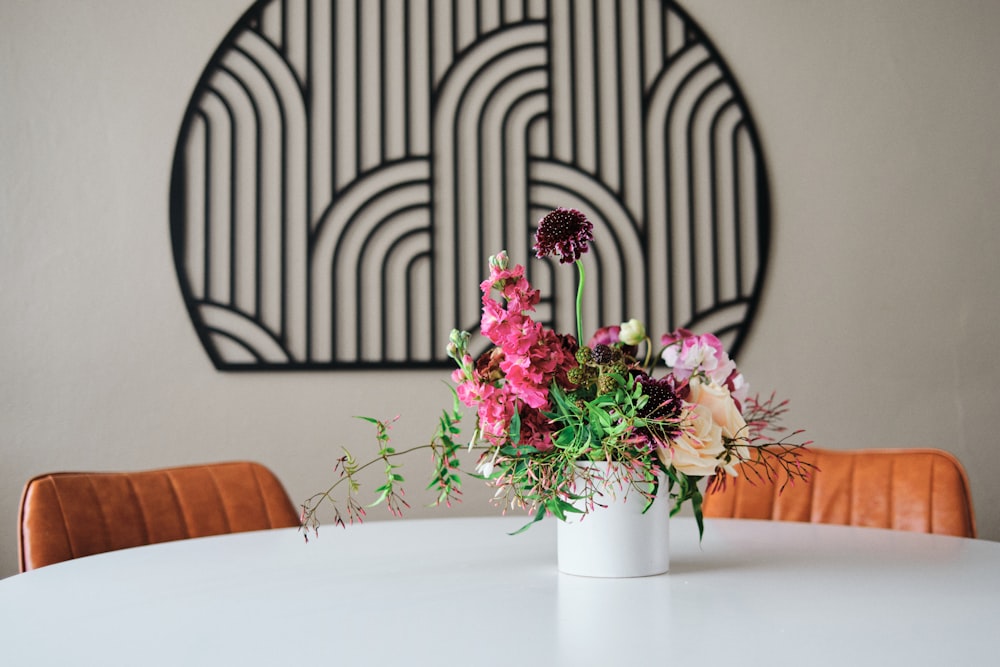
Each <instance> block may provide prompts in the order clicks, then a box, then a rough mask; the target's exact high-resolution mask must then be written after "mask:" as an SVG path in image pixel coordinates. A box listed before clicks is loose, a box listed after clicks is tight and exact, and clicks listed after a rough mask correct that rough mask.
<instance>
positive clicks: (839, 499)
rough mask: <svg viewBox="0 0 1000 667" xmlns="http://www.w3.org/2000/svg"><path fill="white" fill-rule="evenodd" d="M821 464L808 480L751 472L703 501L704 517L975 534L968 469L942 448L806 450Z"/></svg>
mask: <svg viewBox="0 0 1000 667" xmlns="http://www.w3.org/2000/svg"><path fill="white" fill-rule="evenodd" d="M804 452H805V453H804V456H803V460H805V461H809V462H811V463H813V464H815V465H816V467H817V470H816V471H813V473H812V479H811V481H810V482H809V483H802V482H801V481H799V482H796V483H795V484H794V485H791V484H789V485H788V486H786V487H785V489H784V491H782V492H781V493H780V494H779V493H778V490H779V485H776V484H772V483H769V482H766V481H765V482H761V481H759V480H756V479H755V478H754V477H753V476H752V473H750V475H751V477H750V478H749V479H751V480H753V481H754V484H750V483H748V480H747V473H746V472H742V473H741V475H740V478H739V479H729V480H727V484H726V489H725V490H724V491H721V492H715V493H709V494H706V496H705V503H704V507H703V509H704V512H705V516H706V517H723V518H737V519H776V520H783V521H809V522H813V523H833V524H840V525H850V526H869V527H874V528H892V529H895V530H908V531H914V532H920V533H937V534H941V535H958V536H961V537H975V536H976V522H975V515H974V513H973V509H972V496H971V494H970V492H969V481H968V478H967V477H966V475H965V469H964V468H963V467H962V464H961V463H960V462H959V461H958V459H956V458H955V457H954V456H952V455H951V454H949V453H948V452H945V451H941V450H937V449H862V450H851V451H837V450H828V449H813V448H808V449H807V450H804Z"/></svg>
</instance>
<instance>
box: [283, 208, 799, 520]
mask: <svg viewBox="0 0 1000 667" xmlns="http://www.w3.org/2000/svg"><path fill="white" fill-rule="evenodd" d="M535 240H536V243H535V247H534V249H535V251H536V256H537V257H538V258H544V257H547V256H549V255H554V256H556V257H558V258H559V261H560V262H561V263H564V264H575V265H576V268H577V272H578V292H577V302H576V319H577V332H576V336H573V335H570V334H562V333H557V332H555V331H552V330H551V329H547V328H546V327H544V326H543V325H542V324H541V323H540V322H537V321H535V320H533V319H532V317H531V315H532V313H533V312H534V309H535V306H536V305H537V304H538V302H539V298H540V295H539V292H538V290H536V289H533V288H532V287H531V285H530V284H529V282H528V280H527V278H526V277H525V267H524V266H523V265H520V264H515V265H513V266H512V265H511V263H510V259H509V258H508V257H507V254H506V252H500V253H498V254H497V255H494V256H493V257H491V258H490V262H489V271H490V273H489V277H488V278H487V279H486V280H485V281H483V282H482V284H481V285H480V287H481V290H482V293H483V297H482V304H483V308H482V319H481V322H480V333H481V334H482V335H483V336H485V337H486V338H487V339H488V340H489V342H490V343H491V346H490V347H489V348H488V349H487V351H486V352H485V353H483V354H481V355H479V356H478V358H473V357H472V355H471V354H470V353H469V344H470V341H471V339H472V335H471V334H470V333H469V332H465V331H458V330H455V331H453V332H452V335H451V340H450V342H449V346H448V354H449V356H450V357H451V358H452V359H454V360H455V362H456V364H457V366H458V367H457V369H456V370H455V371H454V372H453V374H452V379H453V380H454V381H455V383H456V387H455V388H454V392H453V393H454V400H453V404H452V407H451V409H449V410H445V411H444V412H443V413H442V416H441V419H440V421H439V423H438V428H437V430H436V432H435V434H434V436H433V437H432V439H431V441H430V442H429V443H428V444H426V445H419V446H417V447H414V448H411V449H407V450H405V451H396V450H395V449H394V448H393V447H391V445H390V443H389V436H388V430H389V427H390V422H384V421H379V420H375V419H371V418H367V417H365V418H363V419H366V420H368V421H370V422H371V423H373V424H374V425H375V426H376V428H377V433H376V437H377V440H378V443H379V453H378V456H377V457H376V458H374V459H372V460H371V461H369V462H368V463H366V464H364V465H359V464H358V463H357V461H356V460H355V459H354V457H353V456H352V455H351V454H350V453H349V452H346V451H345V455H344V456H343V457H341V458H340V459H339V460H338V462H337V466H336V473H337V475H338V477H337V479H336V480H335V482H334V483H333V484H332V485H331V487H330V488H329V489H327V490H326V491H325V492H322V493H318V494H316V495H314V496H313V497H312V498H310V499H309V500H308V501H307V502H306V503H305V504H303V506H302V525H303V526H304V527H305V528H307V529H309V528H311V529H312V530H314V531H315V530H316V529H317V528H318V525H319V522H318V520H317V518H316V511H317V508H318V507H319V505H320V504H321V503H323V502H324V501H330V502H331V503H332V504H333V505H334V511H335V523H337V524H339V525H345V517H346V520H347V521H349V522H351V523H353V522H354V521H360V520H362V519H363V517H364V514H365V511H364V509H365V506H363V505H361V503H360V502H359V501H358V500H357V495H358V493H359V483H358V481H357V474H358V472H360V470H362V469H363V468H365V467H368V466H370V465H373V464H376V463H379V462H381V463H382V464H383V466H384V472H385V483H384V484H383V485H382V486H380V487H379V488H378V489H376V492H377V493H378V496H377V497H376V499H375V501H374V502H373V503H371V505H375V504H379V503H383V502H384V503H386V505H387V506H388V508H389V510H390V512H391V513H393V514H394V515H397V516H398V515H400V514H401V513H402V511H403V509H404V508H405V507H408V505H407V504H406V502H405V500H404V499H403V494H402V488H401V483H402V482H403V481H404V479H403V477H402V475H401V474H400V472H399V465H398V464H397V463H395V459H396V457H398V456H401V455H404V454H407V453H409V452H412V451H414V450H416V449H423V448H427V449H430V450H431V452H432V457H433V461H434V469H435V472H434V474H433V477H432V481H431V483H430V485H429V487H428V488H432V489H435V490H436V491H437V493H438V498H437V501H436V502H437V503H444V504H450V503H451V501H452V500H453V499H456V498H457V496H458V495H460V493H461V476H460V474H459V473H460V472H461V465H460V461H459V453H460V450H461V449H462V448H463V445H462V444H461V443H459V442H458V441H457V440H456V438H457V437H458V435H459V433H460V429H459V427H458V424H459V422H460V421H461V419H462V413H463V409H462V405H463V404H464V405H465V406H467V407H470V408H474V409H475V412H476V425H475V429H474V434H473V437H472V441H471V443H470V444H469V448H470V449H476V450H479V452H480V455H479V457H478V461H477V464H476V470H475V472H474V473H470V474H471V475H472V476H473V477H477V478H479V479H482V480H484V481H485V482H486V483H487V484H489V485H490V486H492V487H494V488H495V489H496V493H495V496H494V500H495V502H496V503H497V504H499V505H501V506H503V507H504V509H505V511H506V509H507V508H520V509H523V510H526V511H527V512H528V513H529V514H530V515H531V517H532V518H531V520H530V521H529V522H528V524H526V525H525V527H524V528H527V527H528V526H530V525H531V524H532V523H534V522H535V521H538V520H541V519H542V518H544V517H545V516H547V515H552V516H555V517H556V518H558V519H562V520H565V519H566V516H567V514H569V513H586V512H589V511H592V510H593V509H594V507H595V506H600V505H601V504H602V502H603V500H604V499H603V498H602V496H601V493H600V491H599V490H598V489H599V488H604V487H606V486H607V485H608V483H611V485H612V487H615V486H616V487H617V488H619V489H622V490H623V492H625V493H628V492H630V491H632V490H635V491H636V492H638V493H642V494H643V495H644V496H645V497H646V498H647V501H648V503H652V502H653V499H654V498H655V497H656V494H657V491H658V486H659V484H660V482H659V480H660V479H665V480H666V484H667V486H668V491H669V496H670V498H671V500H672V502H673V503H674V505H673V507H672V509H671V513H676V512H677V511H679V510H680V508H681V507H682V506H683V505H684V504H685V503H687V502H690V503H691V506H692V509H693V511H694V515H695V518H696V520H697V523H698V529H699V532H701V531H703V528H704V527H703V521H702V512H701V501H702V491H701V490H700V489H699V486H698V483H699V482H700V481H701V480H702V479H708V480H710V481H709V482H708V483H707V484H708V485H710V486H716V487H722V486H724V485H725V483H726V480H727V479H728V478H729V477H732V476H737V475H738V474H739V473H740V471H743V472H744V474H748V475H749V476H750V477H751V478H752V479H751V480H750V481H751V482H753V481H756V480H764V479H769V480H771V479H775V478H776V477H782V478H783V481H782V487H783V486H784V485H785V484H788V483H789V482H793V481H794V480H796V479H803V480H804V479H807V478H808V474H809V464H808V463H806V462H803V461H802V460H801V458H800V455H801V452H800V449H801V448H802V447H805V446H806V445H808V444H809V443H808V442H805V443H800V444H794V443H791V442H789V440H790V439H791V438H793V437H794V436H796V435H798V434H799V433H800V431H795V432H792V433H791V434H789V435H788V436H786V437H783V438H780V439H774V438H773V437H770V435H769V434H771V433H781V432H783V431H784V429H782V428H781V427H780V426H779V425H778V422H779V421H780V418H781V417H782V415H783V414H784V412H785V410H786V404H787V402H785V401H782V402H777V401H776V400H775V399H774V396H773V395H772V396H771V397H769V398H768V399H766V400H760V399H759V398H758V397H751V396H749V395H748V384H747V382H746V380H745V378H744V377H743V375H742V374H741V373H740V372H739V370H738V369H737V368H736V364H735V363H734V362H733V361H732V359H730V358H729V355H728V354H727V353H726V351H725V349H724V348H723V346H722V344H721V343H720V342H719V340H718V338H716V337H715V336H714V335H712V334H700V335H696V334H694V333H692V332H690V331H686V330H684V329H679V330H677V331H674V332H672V333H668V334H665V335H663V336H662V337H661V338H660V341H659V342H660V349H659V352H658V354H657V355H653V354H652V351H653V345H652V341H651V339H650V338H649V336H648V335H647V334H646V330H645V327H644V326H643V324H642V323H641V322H639V321H638V320H635V319H632V320H629V321H628V322H623V323H622V324H620V325H617V326H608V327H604V328H602V329H600V330H599V331H597V332H596V333H595V334H594V335H593V336H592V337H591V338H590V339H589V342H588V343H587V344H586V345H580V343H579V341H582V340H583V332H582V324H581V323H582V317H581V300H582V294H583V284H584V280H585V272H584V267H583V263H582V261H581V256H582V255H583V254H584V253H586V252H587V251H588V248H589V244H590V242H592V241H593V225H592V223H591V222H590V221H589V220H587V218H586V216H584V214H582V213H581V212H580V211H577V210H575V209H564V208H560V209H556V210H554V211H552V212H551V213H549V214H548V215H546V216H545V217H544V218H543V219H542V220H541V221H540V223H539V225H538V230H537V234H536V238H535ZM643 348H644V349H645V354H644V355H640V350H642V349H643ZM640 356H642V361H640V360H639V359H640ZM661 360H662V362H663V363H664V364H665V366H666V369H667V370H666V372H665V373H664V374H663V375H662V376H661V377H655V373H654V371H655V366H656V365H657V364H658V363H659V362H660V361H661ZM765 452H769V453H770V454H771V455H770V456H765ZM586 461H591V462H594V461H604V462H607V463H608V464H609V465H608V466H607V468H606V470H607V472H601V470H602V469H601V468H596V467H592V466H586V465H581V463H582V462H586ZM341 484H346V485H347V489H348V492H347V499H346V501H345V505H344V508H343V510H342V509H341V507H340V505H338V503H337V502H336V500H335V499H334V497H333V495H332V494H333V492H334V491H335V490H336V489H337V488H338V487H339V486H340V485H341ZM647 507H648V505H647ZM524 528H522V530H524ZM307 536H308V531H307Z"/></svg>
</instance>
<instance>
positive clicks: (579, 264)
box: [576, 259, 586, 345]
mask: <svg viewBox="0 0 1000 667" xmlns="http://www.w3.org/2000/svg"><path fill="white" fill-rule="evenodd" d="M576 271H577V274H579V276H580V280H579V282H578V284H577V287H576V342H577V343H578V344H580V345H583V312H582V306H583V281H584V279H585V277H586V276H585V272H584V270H583V261H582V260H579V259H578V260H576Z"/></svg>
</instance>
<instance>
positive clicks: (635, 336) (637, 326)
mask: <svg viewBox="0 0 1000 667" xmlns="http://www.w3.org/2000/svg"><path fill="white" fill-rule="evenodd" d="M618 340H620V341H621V342H623V343H625V344H626V345H638V344H639V343H641V342H642V341H644V340H646V327H644V326H643V325H642V322H640V321H639V320H637V319H635V318H634V317H633V318H632V319H631V320H629V321H628V322H622V323H621V326H620V327H618Z"/></svg>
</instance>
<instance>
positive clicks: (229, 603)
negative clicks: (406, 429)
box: [0, 517, 1000, 667]
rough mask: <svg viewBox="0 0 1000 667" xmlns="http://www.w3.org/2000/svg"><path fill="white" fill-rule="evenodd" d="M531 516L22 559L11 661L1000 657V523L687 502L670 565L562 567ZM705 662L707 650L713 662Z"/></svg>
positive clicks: (0, 606)
mask: <svg viewBox="0 0 1000 667" xmlns="http://www.w3.org/2000/svg"><path fill="white" fill-rule="evenodd" d="M523 521H524V518H523V517H508V518H503V519H501V518H476V519H465V518H445V519H434V520H410V519H407V520H402V521H389V522H371V523H367V524H364V525H361V526H353V527H349V528H348V529H347V530H341V529H338V528H334V527H332V526H329V527H326V528H324V529H321V533H320V536H319V539H318V540H317V539H313V540H311V541H310V542H309V544H305V543H304V542H303V540H302V537H301V535H300V534H298V533H297V532H296V531H295V529H288V530H275V531H263V532H256V533H242V534H236V535H226V536H219V537H209V538H201V539H195V540H185V541H180V542H171V543H166V544H159V545H154V546H150V547H140V548H137V549H127V550H123V551H117V552H111V553H108V554H102V555H98V556H91V557H88V558H81V559H77V560H74V561H70V562H66V563H60V564H57V565H52V566H49V567H44V568H40V569H38V570H34V571H32V572H28V573H25V574H21V575H16V576H13V577H9V578H7V579H4V580H0V664H5V665H62V664H66V665H70V664H74V665H91V664H95V665H97V664H101V665H303V666H305V665H431V664H446V665H511V666H524V665H604V666H608V667H614V666H618V665H626V664H628V663H630V662H632V661H641V663H640V662H636V663H635V664H642V665H668V664H670V665H681V664H689V665H690V664H700V665H717V664H738V665H741V666H742V665H876V664H877V665H935V666H938V667H945V666H951V665H1000V543H997V542H988V541H983V540H969V539H961V538H951V537H935V536H929V535H918V534H912V533H902V532H894V531H883V530H875V529H864V528H846V527H839V526H820V525H811V524H796V523H784V522H759V521H738V520H718V519H716V520H709V521H707V522H706V524H707V525H706V533H705V539H704V541H703V542H702V543H701V545H700V546H699V544H698V539H697V530H696V528H695V526H694V523H693V521H692V520H690V519H683V518H682V519H674V520H672V522H671V568H670V572H669V573H668V574H665V575H661V576H658V577H648V578H641V579H619V580H605V579H586V578H580V577H573V576H569V575H564V574H559V573H558V572H557V570H556V557H555V526H554V522H552V521H549V520H546V521H544V522H542V523H541V524H538V525H535V526H534V527H532V528H531V529H530V530H529V531H527V532H526V533H524V534H522V535H518V536H514V537H511V536H509V535H508V534H507V533H508V532H509V531H511V530H513V529H516V528H517V527H519V526H520V525H522V523H523ZM693 661H697V662H693Z"/></svg>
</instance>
